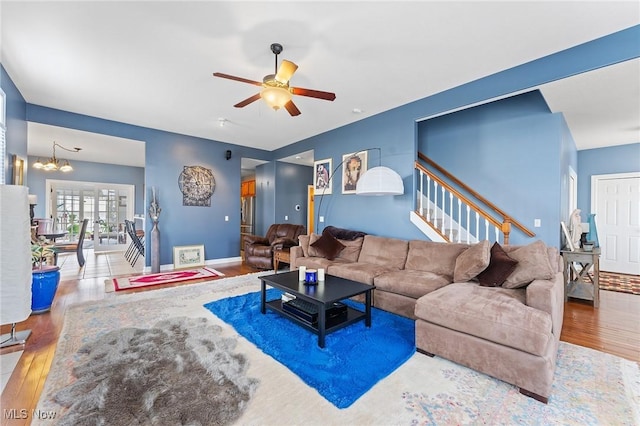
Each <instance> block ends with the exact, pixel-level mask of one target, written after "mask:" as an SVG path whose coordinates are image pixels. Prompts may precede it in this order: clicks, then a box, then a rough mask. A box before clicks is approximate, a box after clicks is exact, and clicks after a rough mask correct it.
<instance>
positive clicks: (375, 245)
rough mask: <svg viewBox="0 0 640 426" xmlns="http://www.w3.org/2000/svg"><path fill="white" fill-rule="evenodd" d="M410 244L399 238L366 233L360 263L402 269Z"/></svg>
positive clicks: (359, 258)
mask: <svg viewBox="0 0 640 426" xmlns="http://www.w3.org/2000/svg"><path fill="white" fill-rule="evenodd" d="M408 248H409V244H408V242H407V241H405V240H400V239H397V238H385V237H377V236H374V235H365V237H364V242H363V243H362V249H361V250H360V256H359V257H358V263H360V262H362V263H370V264H374V265H380V266H384V267H385V268H387V269H402V268H404V263H405V261H406V260H407V250H408Z"/></svg>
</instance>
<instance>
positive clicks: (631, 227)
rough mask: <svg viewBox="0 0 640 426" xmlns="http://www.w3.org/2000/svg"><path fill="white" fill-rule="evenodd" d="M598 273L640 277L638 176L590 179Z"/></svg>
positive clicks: (639, 194)
mask: <svg viewBox="0 0 640 426" xmlns="http://www.w3.org/2000/svg"><path fill="white" fill-rule="evenodd" d="M591 211H592V212H593V213H595V214H596V217H595V219H596V227H597V231H598V240H599V243H600V247H601V255H600V270H602V271H609V272H618V273H621V274H633V275H640V173H620V174H611V175H597V176H592V177H591Z"/></svg>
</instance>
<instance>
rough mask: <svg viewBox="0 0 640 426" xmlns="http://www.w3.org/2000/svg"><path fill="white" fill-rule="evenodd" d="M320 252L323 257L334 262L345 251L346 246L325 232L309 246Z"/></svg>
mask: <svg viewBox="0 0 640 426" xmlns="http://www.w3.org/2000/svg"><path fill="white" fill-rule="evenodd" d="M309 246H310V247H313V248H315V249H316V250H318V251H319V252H320V254H321V255H322V257H326V258H327V259H329V260H333V259H335V258H336V256H337V255H338V254H339V253H340V252H341V251H342V249H344V245H343V244H342V243H341V242H340V241H338V240H337V239H336V237H334V236H333V235H331V234H330V233H328V232H323V233H322V236H321V237H320V238H318V239H317V240H316V241H314V242H313V243H312V244H309Z"/></svg>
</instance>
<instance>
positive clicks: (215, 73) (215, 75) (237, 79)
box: [213, 72, 262, 86]
mask: <svg viewBox="0 0 640 426" xmlns="http://www.w3.org/2000/svg"><path fill="white" fill-rule="evenodd" d="M213 76H214V77H220V78H228V79H229V80H235V81H239V82H241V83H249V84H253V85H254V86H262V83H260V82H259V81H254V80H248V79H246V78H242V77H236V76H235V75H229V74H223V73H221V72H214V73H213Z"/></svg>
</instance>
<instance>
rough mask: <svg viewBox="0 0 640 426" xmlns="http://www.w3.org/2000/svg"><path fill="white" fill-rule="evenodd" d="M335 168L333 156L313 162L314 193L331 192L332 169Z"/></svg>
mask: <svg viewBox="0 0 640 426" xmlns="http://www.w3.org/2000/svg"><path fill="white" fill-rule="evenodd" d="M332 170H333V167H332V161H331V158H326V159H324V160H318V161H314V162H313V194H314V195H327V194H331V182H330V180H331V171H332Z"/></svg>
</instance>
